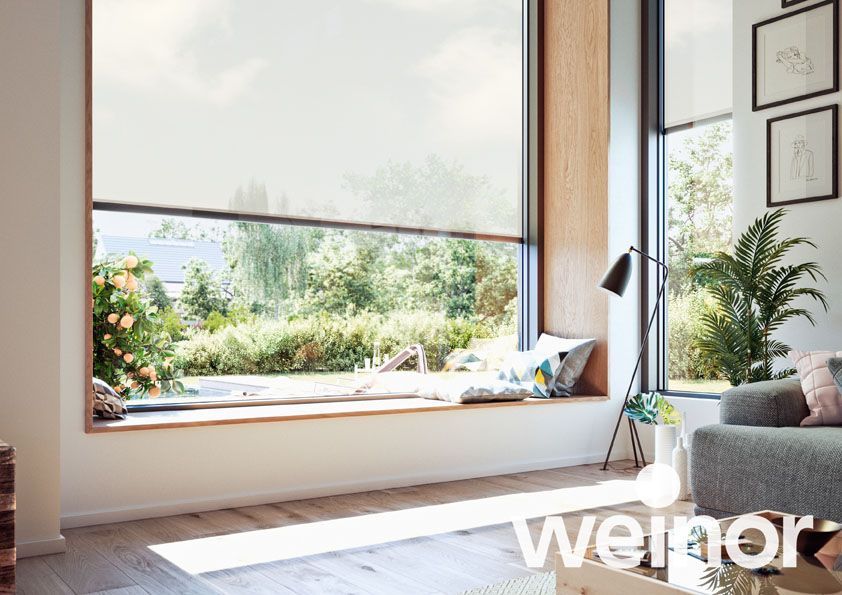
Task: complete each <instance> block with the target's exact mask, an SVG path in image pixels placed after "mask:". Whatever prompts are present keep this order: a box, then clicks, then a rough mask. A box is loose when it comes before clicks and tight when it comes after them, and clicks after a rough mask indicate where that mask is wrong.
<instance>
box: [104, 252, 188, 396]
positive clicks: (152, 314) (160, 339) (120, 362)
mask: <svg viewBox="0 0 842 595" xmlns="http://www.w3.org/2000/svg"><path fill="white" fill-rule="evenodd" d="M151 265H152V263H151V262H150V261H148V260H144V259H141V258H138V257H137V256H136V255H135V254H129V255H127V256H126V257H125V258H117V259H108V260H105V261H102V262H98V263H94V265H93V270H92V280H91V284H92V285H91V286H92V288H93V352H94V353H93V360H94V362H93V363H94V376H95V377H97V378H99V379H101V380H103V381H105V382H107V383H108V384H110V385H111V386H112V387H113V388H114V390H115V391H117V392H118V393H119V394H120V395H121V396H123V397H125V398H127V399H131V398H141V397H153V398H154V397H157V396H159V395H160V394H161V392H162V391H163V392H166V391H169V390H174V391H176V392H183V391H184V385H183V384H182V383H181V382H180V381H179V380H177V378H178V377H179V376H180V372H179V371H178V370H176V369H174V367H173V364H172V360H173V356H174V355H175V354H174V352H173V342H172V339H171V338H170V336H169V334H167V333H166V332H165V331H164V323H163V321H162V320H161V318H160V317H159V314H158V308H157V306H155V305H154V304H153V303H152V300H151V299H150V297H149V296H147V295H145V292H144V285H143V283H144V279H145V277H146V275H147V274H149V275H150V276H151V273H152V266H151Z"/></svg>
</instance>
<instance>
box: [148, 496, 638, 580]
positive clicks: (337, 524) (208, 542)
mask: <svg viewBox="0 0 842 595" xmlns="http://www.w3.org/2000/svg"><path fill="white" fill-rule="evenodd" d="M637 500H638V498H637V495H636V491H635V482H634V481H629V480H614V481H606V482H602V483H600V484H597V485H592V486H581V487H572V488H561V489H555V490H546V491H541V492H525V493H517V494H508V495H505V496H494V497H490V498H479V499H474V500H463V501H459V502H452V503H450V504H436V505H431V506H420V507H417V508H409V509H405V510H396V511H389V512H379V513H373V514H364V515H359V516H353V517H346V518H340V519H333V520H327V521H314V522H311V523H302V524H298V525H291V526H284V527H277V528H274V529H261V530H256V531H245V532H242V533H232V534H229V535H217V536H214V537H205V538H201V539H190V540H186V541H178V542H173V543H164V544H159V545H152V546H149V549H151V550H152V551H153V552H155V553H156V554H158V555H160V556H162V557H163V558H165V559H166V560H168V561H169V562H171V563H173V564H175V565H176V566H178V567H179V568H181V569H183V570H184V571H185V572H189V573H190V574H201V573H204V572H214V571H217V570H224V569H230V568H240V567H243V566H251V565H254V564H263V563H266V562H274V561H279V560H289V559H293V558H301V557H304V556H313V555H318V554H324V553H328V552H335V551H341V550H348V549H354V548H361V547H369V546H373V545H378V544H383V543H390V542H394V541H401V540H405V539H413V538H416V537H424V536H428V535H438V534H442V533H451V532H453V531H461V530H466V529H475V528H478V527H489V526H493V525H501V524H507V523H510V522H511V521H512V520H514V519H533V518H540V517H545V516H549V515H559V514H564V513H570V512H576V511H582V510H587V509H591V508H599V507H603V506H614V505H618V504H624V503H628V502H634V501H637Z"/></svg>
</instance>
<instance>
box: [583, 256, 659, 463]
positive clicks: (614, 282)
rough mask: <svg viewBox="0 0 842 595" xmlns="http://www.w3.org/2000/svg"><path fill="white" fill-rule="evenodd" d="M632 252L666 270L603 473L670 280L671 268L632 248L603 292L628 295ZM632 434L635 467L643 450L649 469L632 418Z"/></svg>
mask: <svg viewBox="0 0 842 595" xmlns="http://www.w3.org/2000/svg"><path fill="white" fill-rule="evenodd" d="M632 252H634V253H637V254H639V255H640V256H642V257H643V258H646V259H648V260H650V261H651V262H654V263H655V264H656V265H658V266H660V267H662V268H663V269H664V278H663V280H662V281H661V286H660V287H659V288H658V297H656V298H655V308H654V309H653V310H652V315H651V316H650V317H649V324H648V326H647V327H646V333H645V334H644V335H643V342H642V343H641V345H640V352H639V353H638V354H637V363H636V364H635V365H634V372H632V375H631V379H630V380H629V387H628V389H626V397H625V399H623V407H622V408H621V409H620V416H619V417H618V418H617V425H615V426H614V435H613V436H611V445H610V446H609V447H608V454H607V455H605V463H604V464H603V465H602V470H603V471H605V470H606V469H608V459H609V458H610V457H611V451H612V450H614V441H615V440H616V439H617V432H618V431H619V430H620V424H621V423H622V421H623V416H624V415H625V409H626V404H627V403H628V400H629V396H630V395H631V389H632V386H634V379H635V377H636V376H637V371H638V370H639V369H640V362H641V361H642V360H643V353H644V351H645V350H646V343H647V342H648V341H649V333H650V332H651V330H652V325H653V324H654V323H655V315H656V314H657V313H658V307H659V306H660V304H661V299H662V298H663V297H664V290H665V289H666V286H667V278H668V277H669V274H670V270H669V267H668V266H667V265H666V264H664V263H663V262H661V261H660V260H658V259H657V258H652V257H651V256H649V255H648V254H646V253H645V252H642V251H640V250H638V249H637V248H635V247H634V246H631V247H630V248H629V250H628V252H626V253H625V254H622V255H620V256H619V257H618V258H617V260H615V261H614V264H612V265H611V268H610V269H608V270H607V271H606V272H605V275H603V277H602V280H601V281H600V282H599V286H600V287H601V288H602V289H606V290H608V291H610V292H611V293H614V294H616V295H618V296H620V297H623V294H624V293H625V292H626V288H627V287H628V286H629V280H630V279H631V274H632ZM628 422H629V434H630V435H631V443H632V450H633V451H634V466H635V467H640V464H639V462H638V459H637V452H638V450H639V451H640V458H641V459H642V461H643V466H644V467H645V466H646V458H645V457H644V456H643V447H642V446H641V445H640V436H639V435H638V433H637V427H636V426H635V425H634V422H633V421H632V420H631V419H630V418H629V419H628Z"/></svg>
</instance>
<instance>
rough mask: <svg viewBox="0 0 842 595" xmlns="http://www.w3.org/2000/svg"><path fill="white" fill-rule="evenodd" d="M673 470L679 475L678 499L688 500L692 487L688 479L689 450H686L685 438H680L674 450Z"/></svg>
mask: <svg viewBox="0 0 842 595" xmlns="http://www.w3.org/2000/svg"><path fill="white" fill-rule="evenodd" d="M672 468H673V469H675V474H676V475H678V481H679V488H678V499H679V500H687V498H688V496H689V495H690V487H689V484H688V477H687V449H686V448H685V440H684V436H679V437H678V444H676V445H675V448H674V449H673V450H672Z"/></svg>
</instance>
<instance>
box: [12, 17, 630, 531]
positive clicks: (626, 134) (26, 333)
mask: <svg viewBox="0 0 842 595" xmlns="http://www.w3.org/2000/svg"><path fill="white" fill-rule="evenodd" d="M637 4H638V3H635V2H628V1H626V0H614V2H613V4H612V12H611V19H612V29H613V34H612V48H611V59H612V81H611V89H612V140H611V168H610V176H611V177H610V185H609V187H610V194H611V207H612V208H611V214H610V231H611V234H610V235H611V237H610V240H609V241H610V249H611V252H612V253H614V252H620V251H622V250H623V249H625V247H626V246H628V245H629V244H631V243H635V242H636V241H637V230H638V224H637V221H638V213H637V207H636V205H637V197H636V188H637V176H638V155H637V151H638V146H639V143H638V123H639V114H638V100H639V95H640V93H639V91H640V90H639V86H638V78H637V77H638V73H639V51H640V40H639V32H638V28H637V23H639V21H640V19H639V13H638V11H639V8H638V6H637ZM2 6H3V10H4V11H9V10H11V9H14V10H16V11H20V12H22V13H25V14H22V15H15V16H16V17H18V16H20V18H13V19H9V18H3V19H0V22H2V23H3V25H0V27H2V29H0V33H2V35H0V39H2V41H0V43H2V44H3V45H2V46H0V47H2V48H3V49H4V50H6V51H3V52H2V54H3V57H2V58H0V60H2V62H0V68H2V70H0V72H2V74H3V79H4V81H5V80H7V78H8V76H7V73H9V72H18V71H21V72H22V75H21V76H22V77H23V79H24V80H23V84H22V86H21V87H20V88H18V89H16V90H15V91H14V92H11V94H12V95H13V97H12V99H13V100H14V102H13V105H18V106H20V109H17V110H15V113H14V114H13V115H11V114H7V113H6V112H4V113H3V115H2V118H3V119H2V124H3V141H2V143H0V146H2V147H3V159H2V162H3V164H4V165H3V166H2V167H4V168H7V167H9V166H10V165H11V171H10V172H7V171H6V170H5V169H4V170H3V173H4V175H3V176H2V180H3V181H2V182H0V184H2V186H0V188H2V189H3V207H2V208H3V218H2V220H0V232H2V242H3V244H2V247H3V248H5V250H4V251H3V252H4V253H5V254H14V255H15V260H14V261H13V262H12V263H11V264H10V265H9V266H8V267H7V269H6V270H7V271H9V272H10V273H11V275H10V276H9V277H8V278H24V277H25V276H26V275H28V274H31V273H32V271H38V273H37V278H38V280H39V281H40V280H41V279H57V280H58V281H59V283H58V287H59V288H60V315H59V312H58V311H57V306H56V302H55V294H54V293H53V294H50V293H49V291H47V292H44V294H43V295H39V294H37V293H26V294H20V295H18V294H16V293H14V292H4V293H5V295H4V298H3V300H4V308H3V309H2V311H3V314H2V316H3V319H2V323H3V324H2V327H0V328H3V329H4V332H6V331H7V329H8V332H10V336H12V337H14V344H13V345H12V346H11V347H4V348H2V349H4V351H3V358H2V360H3V361H2V363H0V366H3V368H2V370H3V371H4V372H6V373H5V374H4V376H5V378H7V379H14V383H10V382H7V383H5V384H6V385H7V386H9V388H7V389H4V392H2V393H0V394H2V396H0V399H2V401H0V403H2V408H0V411H2V412H3V413H2V414H3V416H4V417H3V419H2V421H0V435H4V437H7V438H9V439H10V440H11V441H14V442H16V443H17V444H18V445H19V446H20V447H21V463H22V467H21V469H20V475H21V484H20V485H21V519H20V520H21V523H20V529H21V536H22V537H21V538H22V539H24V540H33V539H47V538H49V537H51V536H55V534H56V532H57V527H58V516H59V512H58V503H57V488H58V473H59V470H58V446H57V443H56V440H57V439H58V436H59V432H58V427H57V426H58V420H57V419H56V417H55V416H56V415H57V409H58V403H57V402H56V395H57V394H60V401H61V432H60V436H61V443H60V446H61V448H60V452H61V459H60V462H61V516H62V518H63V524H64V525H65V526H73V525H80V524H86V523H91V522H100V521H105V520H116V519H126V518H137V517H142V516H145V515H152V514H165V513H170V512H176V511H182V510H200V509H205V508H215V507H220V506H226V505H233V504H243V503H256V502H265V501H273V500H281V499H285V498H296V497H302V496H310V495H319V494H328V493H339V492H345V491H352V490H364V489H369V488H376V487H385V486H395V485H404V484H413V483H419V482H426V481H437V480H443V479H452V478H457V477H470V476H478V475H487V474H495V473H501V472H507V471H515V470H525V469H533V468H541V467H553V466H561V465H572V464H577V463H582V462H589V461H598V460H600V458H601V457H602V456H603V453H604V451H605V448H606V446H607V443H608V439H609V437H610V432H611V430H612V429H613V422H614V420H615V419H616V415H617V414H618V413H619V399H621V398H622V395H620V394H617V391H621V390H624V389H625V382H626V378H627V375H628V374H629V373H630V372H631V367H632V365H633V363H634V362H633V361H631V358H632V357H633V354H634V350H635V345H636V337H637V322H636V316H637V304H636V302H635V299H634V298H633V297H631V296H634V295H636V293H635V292H634V291H630V292H629V294H628V295H629V296H630V297H627V298H626V299H624V300H613V301H612V305H611V330H610V348H611V359H612V364H613V365H612V367H611V385H612V386H613V387H615V390H614V391H613V392H614V394H613V397H614V399H613V400H612V401H611V402H606V403H583V404H566V405H557V406H552V407H534V408H500V409H494V410H474V411H462V412H438V413H425V414H412V415H395V416H375V417H359V418H348V419H328V420H310V421H296V422H282V423H265V424H250V425H243V426H220V427H206V428H189V429H177V430H158V431H141V432H127V433H118V434H99V435H86V434H85V433H84V431H83V416H82V406H83V390H82V387H83V385H84V372H83V345H84V325H83V320H82V317H81V316H80V315H79V313H80V312H81V311H82V310H83V307H84V305H83V303H82V302H83V299H84V297H83V287H82V285H81V283H80V278H81V271H82V270H84V267H85V262H86V255H85V254H84V241H83V221H84V211H83V209H84V206H83V188H84V186H83V184H84V179H83V173H84V163H83V151H82V148H83V133H84V120H83V113H84V110H83V100H84V90H83V84H82V82H83V69H84V60H83V2H82V0H65V1H64V2H62V3H61V10H62V15H61V16H62V20H61V26H62V34H61V43H62V48H61V88H60V93H59V89H58V85H57V82H56V79H57V77H58V64H57V60H58V58H57V53H56V52H57V48H56V47H55V45H56V43H55V42H56V40H57V39H58V38H59V35H58V30H57V28H58V24H57V22H56V13H57V10H58V8H57V7H58V2H56V1H50V2H48V1H46V0H44V1H42V2H38V3H33V2H24V1H23V0H19V1H15V2H11V3H10V2H6V3H3V4H2ZM24 9H25V10H24ZM0 14H1V13H0ZM4 16H5V15H4ZM41 21H43V22H41ZM7 23H9V24H11V26H9V25H7ZM42 36H44V37H46V39H42ZM20 48H26V50H27V51H26V55H27V58H26V60H25V61H24V62H23V63H22V64H21V63H19V62H17V60H18V59H19V58H20V55H21V51H20ZM15 52H16V53H15ZM10 56H13V57H14V58H10ZM3 93H10V91H8V90H6V85H5V84H4V91H3ZM59 96H60V98H61V106H60V113H61V118H60V120H59V118H58V115H57V112H58V109H59V107H58V103H59ZM7 104H8V102H7V101H5V100H4V102H3V105H7ZM10 131H11V132H10ZM59 131H60V134H61V137H60V168H59V165H58V163H57V160H58V159H59V157H58V150H59V137H58V134H59ZM6 154H9V157H6ZM9 159H11V161H9ZM20 172H24V173H29V172H32V175H24V176H21V175H20ZM12 173H14V174H15V175H13V176H12V175H11V174H12ZM59 175H60V184H61V185H60V201H59V199H58V197H59V188H58V181H59ZM10 195H11V196H15V197H21V196H26V199H27V200H26V201H25V202H21V201H20V200H18V201H16V202H12V203H10V201H9V200H8V196H10ZM59 210H60V213H61V218H60V220H59V218H58V214H59ZM59 225H60V229H59ZM59 234H60V235H59ZM57 239H60V242H59V241H57ZM23 245H25V246H27V248H28V249H27V251H22V250H20V246H23ZM59 264H60V267H59V266H58V265H59ZM43 285H44V284H43V282H41V283H40V284H39V283H38V282H36V287H37V288H39V289H40V288H41V287H42V286H43ZM46 287H48V288H49V286H46ZM57 318H58V328H56V320H57ZM59 347H60V349H59ZM59 352H60V355H59ZM21 372H23V373H21ZM59 372H60V376H61V383H60V384H59V381H58V378H59ZM32 379H35V381H36V382H35V385H34V388H27V389H26V392H25V393H24V391H22V390H18V387H22V386H25V384H24V381H27V382H32ZM12 384H14V386H12ZM30 402H33V403H36V405H37V409H34V410H32V409H30V408H29V407H28V404H29V403H30ZM35 415H37V418H36V417H34V416H35ZM36 453H37V455H38V456H37V458H36ZM627 454H628V449H627V443H626V441H625V440H624V439H623V440H622V441H621V442H620V443H619V448H618V449H617V450H616V451H615V456H616V457H624V456H626V455H627ZM36 510H37V514H35V511H36Z"/></svg>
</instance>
